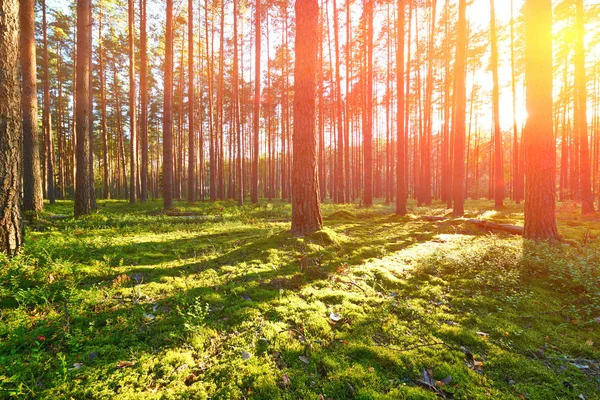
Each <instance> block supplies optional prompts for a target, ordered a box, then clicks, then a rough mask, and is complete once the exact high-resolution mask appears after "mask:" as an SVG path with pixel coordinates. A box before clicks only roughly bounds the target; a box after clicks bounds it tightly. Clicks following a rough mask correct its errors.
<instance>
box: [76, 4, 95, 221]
mask: <svg viewBox="0 0 600 400" xmlns="http://www.w3.org/2000/svg"><path fill="white" fill-rule="evenodd" d="M91 9H92V3H91V0H80V1H78V2H77V69H76V93H75V96H76V98H77V102H76V108H75V119H76V132H77V151H76V160H77V171H76V180H77V185H76V191H75V216H76V217H78V216H81V215H87V214H91V212H92V209H93V199H92V196H91V193H92V191H93V187H94V182H93V180H92V176H91V175H90V168H89V166H90V162H91V158H92V153H91V152H90V111H91V110H90V68H91V65H90V64H91V63H90V61H91V57H90V56H91V50H92V49H91V48H90V40H91V35H92V32H91V24H92V21H91Z"/></svg>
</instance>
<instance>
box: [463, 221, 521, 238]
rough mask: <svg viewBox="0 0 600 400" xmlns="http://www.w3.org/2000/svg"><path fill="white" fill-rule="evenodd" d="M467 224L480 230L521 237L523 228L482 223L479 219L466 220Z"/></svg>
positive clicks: (487, 222)
mask: <svg viewBox="0 0 600 400" xmlns="http://www.w3.org/2000/svg"><path fill="white" fill-rule="evenodd" d="M467 221H468V222H470V223H472V224H475V225H477V226H478V227H479V228H481V229H487V230H497V231H502V232H507V233H510V234H512V235H522V234H523V230H524V228H523V227H522V226H518V225H507V224H498V223H495V222H489V221H483V220H480V219H468V220H467Z"/></svg>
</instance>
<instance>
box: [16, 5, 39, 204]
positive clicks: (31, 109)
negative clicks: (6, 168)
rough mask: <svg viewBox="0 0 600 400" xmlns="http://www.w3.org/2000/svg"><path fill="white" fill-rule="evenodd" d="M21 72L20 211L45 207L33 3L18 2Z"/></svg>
mask: <svg viewBox="0 0 600 400" xmlns="http://www.w3.org/2000/svg"><path fill="white" fill-rule="evenodd" d="M20 3H21V8H20V19H21V71H22V72H21V73H22V79H23V97H22V102H21V109H22V115H23V210H25V211H41V210H42V209H43V208H44V197H43V194H42V172H41V169H40V155H39V152H40V150H39V146H40V145H39V137H38V123H37V121H38V104H37V76H36V55H35V11H34V3H35V0H21V2H20Z"/></svg>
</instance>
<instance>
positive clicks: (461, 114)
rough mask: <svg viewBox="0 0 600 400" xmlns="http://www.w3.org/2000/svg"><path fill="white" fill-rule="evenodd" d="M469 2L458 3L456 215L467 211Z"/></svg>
mask: <svg viewBox="0 0 600 400" xmlns="http://www.w3.org/2000/svg"><path fill="white" fill-rule="evenodd" d="M466 9H467V2H466V0H459V3H458V38H457V43H456V62H455V69H456V71H455V74H454V76H455V81H454V95H455V96H456V109H455V110H454V168H453V172H454V178H453V180H452V183H453V187H454V190H453V199H454V209H453V214H454V215H455V216H462V215H463V214H464V212H465V208H464V207H465V205H464V203H465V192H464V180H465V118H466V105H467V104H466V82H465V81H466V79H465V78H466V72H467V71H466V69H467V46H468V37H467V16H466Z"/></svg>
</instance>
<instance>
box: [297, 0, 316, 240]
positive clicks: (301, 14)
mask: <svg viewBox="0 0 600 400" xmlns="http://www.w3.org/2000/svg"><path fill="white" fill-rule="evenodd" d="M318 30H319V6H318V4H317V0H296V50H295V51H296V65H295V69H294V79H295V82H294V138H293V145H294V160H293V176H292V192H293V193H292V233H294V234H296V235H306V234H309V233H312V232H315V231H317V230H319V229H321V227H322V225H323V221H322V218H321V205H320V199H319V178H318V175H317V153H316V151H317V143H316V134H315V102H316V94H317V93H316V91H317V82H316V72H317V55H318V52H319V50H318V45H319V40H318V37H319V33H318Z"/></svg>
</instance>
